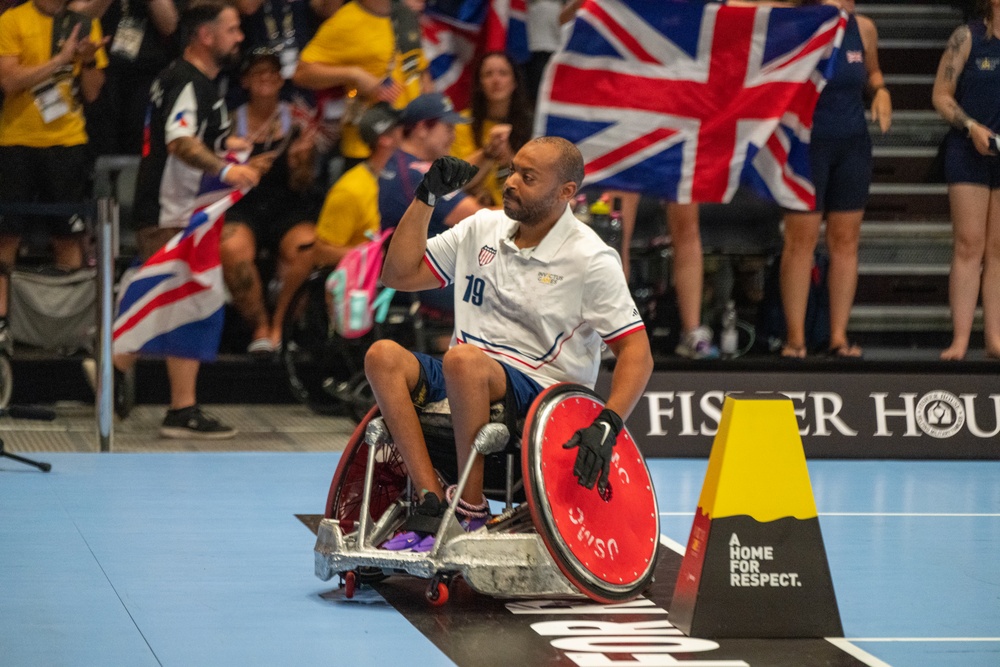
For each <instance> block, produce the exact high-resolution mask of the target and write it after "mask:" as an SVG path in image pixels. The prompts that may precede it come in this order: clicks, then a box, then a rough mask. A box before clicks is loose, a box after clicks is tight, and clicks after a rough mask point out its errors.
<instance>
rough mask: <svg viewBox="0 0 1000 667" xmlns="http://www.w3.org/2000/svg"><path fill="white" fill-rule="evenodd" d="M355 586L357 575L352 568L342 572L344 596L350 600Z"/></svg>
mask: <svg viewBox="0 0 1000 667" xmlns="http://www.w3.org/2000/svg"><path fill="white" fill-rule="evenodd" d="M356 586H357V576H356V575H355V574H354V570H351V571H350V572H345V573H344V597H345V598H347V599H348V600H350V599H351V598H353V597H354V589H355V587H356Z"/></svg>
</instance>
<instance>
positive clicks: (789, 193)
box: [535, 0, 846, 210]
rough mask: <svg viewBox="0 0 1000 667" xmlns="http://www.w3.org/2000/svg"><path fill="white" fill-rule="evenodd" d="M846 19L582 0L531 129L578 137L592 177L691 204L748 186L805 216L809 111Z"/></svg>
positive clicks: (823, 13) (800, 12)
mask: <svg viewBox="0 0 1000 667" xmlns="http://www.w3.org/2000/svg"><path fill="white" fill-rule="evenodd" d="M845 25H846V15H844V14H841V13H838V11H837V10H836V9H835V8H833V7H807V8H797V9H779V8H770V7H727V6H722V5H719V4H705V5H703V4H701V3H694V2H692V3H679V2H664V1H663V0H600V2H596V1H595V0H587V1H586V2H585V3H584V5H583V6H582V7H581V9H580V11H579V12H578V14H577V18H576V21H575V23H574V25H573V31H572V34H571V36H570V38H569V40H568V42H567V43H566V45H565V47H564V48H563V49H562V50H561V51H560V52H559V53H557V54H556V55H555V56H553V59H552V63H550V65H549V67H548V69H547V70H546V75H545V80H544V81H543V83H542V91H541V93H540V101H539V111H538V115H537V120H536V126H535V134H536V135H538V134H551V135H557V136H562V137H565V138H567V139H569V140H570V141H573V142H574V143H575V144H576V145H577V146H578V147H579V148H580V151H581V152H582V153H583V157H584V161H585V165H586V183H587V184H600V185H602V186H604V187H608V188H615V189H622V190H631V191H640V192H645V193H648V194H653V195H657V196H660V197H663V198H666V199H669V200H671V201H676V202H680V203H689V202H727V201H729V199H730V198H731V197H732V196H733V194H734V193H735V191H736V189H737V187H738V186H739V185H740V183H741V182H743V183H745V184H747V185H749V186H750V187H752V188H753V189H754V190H756V191H758V192H760V193H762V194H764V195H767V196H770V197H771V198H773V199H775V200H776V201H777V202H778V203H780V204H781V205H782V206H785V207H788V208H792V209H799V210H809V209H811V208H813V206H814V205H815V193H814V190H813V187H812V184H811V182H810V180H809V150H808V149H809V136H810V131H811V128H812V114H813V109H814V108H815V106H816V100H817V98H818V97H819V93H820V91H821V90H822V88H823V86H824V85H825V83H826V79H827V78H828V77H829V75H830V68H832V66H833V64H834V62H835V54H836V52H837V49H838V48H839V46H840V42H841V40H842V36H843V30H844V26H845Z"/></svg>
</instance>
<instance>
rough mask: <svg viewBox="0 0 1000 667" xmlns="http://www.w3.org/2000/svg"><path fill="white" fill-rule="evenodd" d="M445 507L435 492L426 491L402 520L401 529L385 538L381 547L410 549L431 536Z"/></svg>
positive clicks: (388, 549)
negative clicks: (410, 512)
mask: <svg viewBox="0 0 1000 667" xmlns="http://www.w3.org/2000/svg"><path fill="white" fill-rule="evenodd" d="M447 509H448V506H447V505H445V504H444V503H443V502H441V499H440V498H438V497H437V494H436V493H433V492H431V491H428V492H427V493H425V494H424V499H423V500H421V501H420V504H419V505H417V506H416V507H414V508H413V513H412V514H410V516H409V517H407V519H406V521H404V522H403V526H402V529H401V531H400V532H399V533H397V534H396V535H394V536H392V537H391V538H390V539H388V540H386V541H385V542H384V543H383V544H382V548H383V549H385V550H386V551H412V550H413V549H414V547H416V546H417V545H418V544H420V542H421V541H422V540H424V539H425V538H427V537H433V534H434V533H435V532H436V531H437V529H438V527H440V525H441V518H442V517H443V516H444V513H445V510H447ZM431 544H433V541H432V542H431Z"/></svg>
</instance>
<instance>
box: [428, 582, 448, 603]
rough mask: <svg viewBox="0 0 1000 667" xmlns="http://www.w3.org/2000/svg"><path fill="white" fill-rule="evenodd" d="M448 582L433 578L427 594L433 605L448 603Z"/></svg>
mask: <svg viewBox="0 0 1000 667" xmlns="http://www.w3.org/2000/svg"><path fill="white" fill-rule="evenodd" d="M448 592H449V591H448V584H447V583H446V582H444V581H441V580H439V579H431V583H430V584H428V585H427V592H426V593H425V596H426V597H427V601H428V602H430V603H431V606H432V607H443V606H444V605H445V604H447V603H448Z"/></svg>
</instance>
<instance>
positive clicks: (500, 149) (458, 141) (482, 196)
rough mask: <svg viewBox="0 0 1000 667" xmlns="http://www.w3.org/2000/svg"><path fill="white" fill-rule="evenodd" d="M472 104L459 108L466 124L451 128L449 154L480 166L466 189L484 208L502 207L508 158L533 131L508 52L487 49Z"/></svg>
mask: <svg viewBox="0 0 1000 667" xmlns="http://www.w3.org/2000/svg"><path fill="white" fill-rule="evenodd" d="M471 104H472V106H471V107H470V108H469V109H466V110H465V111H463V112H462V116H464V117H465V118H468V119H469V121H470V122H469V124H467V125H461V124H460V125H456V126H455V143H453V144H452V147H451V154H452V155H454V156H455V157H457V158H461V159H463V160H465V161H466V162H469V163H470V164H473V165H475V166H477V167H479V172H478V173H477V174H476V176H475V177H474V178H473V179H472V181H471V182H470V183H469V184H468V185H466V186H465V191H466V192H468V193H470V194H472V195H474V196H475V197H476V198H477V199H478V200H479V202H480V203H481V204H483V205H484V206H501V205H502V204H503V184H504V181H506V180H507V175H508V173H509V166H510V161H511V157H512V156H513V155H514V153H516V152H517V151H518V150H519V149H520V148H521V146H523V145H524V144H525V143H526V142H527V141H528V139H530V138H531V130H532V127H531V125H532V118H531V116H532V114H531V105H530V104H529V103H528V99H527V94H526V92H525V88H524V84H523V82H522V80H521V74H520V71H519V70H518V68H517V67H516V66H515V65H514V62H513V61H512V60H511V59H510V56H508V55H507V54H506V53H503V52H502V51H491V52H490V53H487V54H486V55H484V56H483V58H482V60H480V61H479V66H478V67H477V68H476V71H475V74H474V76H473V78H472V101H471Z"/></svg>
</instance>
